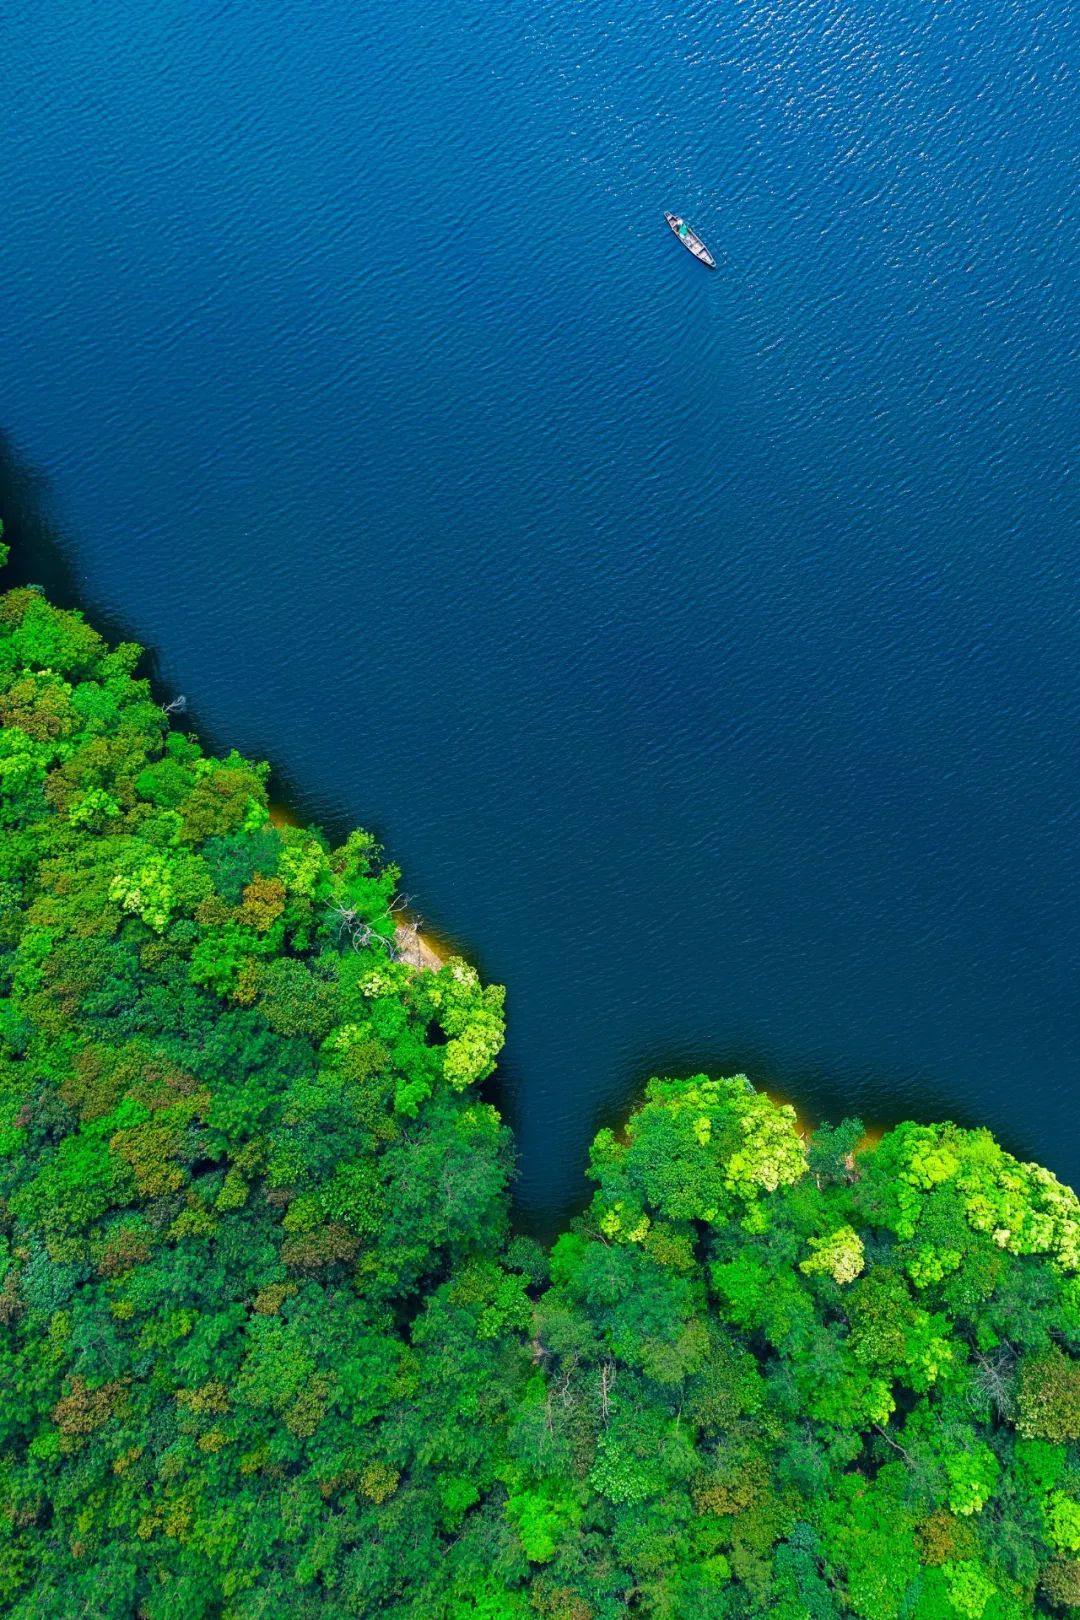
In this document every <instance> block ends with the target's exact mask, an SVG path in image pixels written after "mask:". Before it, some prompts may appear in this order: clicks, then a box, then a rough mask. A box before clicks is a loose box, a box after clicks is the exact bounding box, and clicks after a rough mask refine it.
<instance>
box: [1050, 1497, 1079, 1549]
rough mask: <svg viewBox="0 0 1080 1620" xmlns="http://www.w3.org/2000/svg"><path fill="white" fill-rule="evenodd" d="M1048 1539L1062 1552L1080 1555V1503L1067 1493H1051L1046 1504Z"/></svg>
mask: <svg viewBox="0 0 1080 1620" xmlns="http://www.w3.org/2000/svg"><path fill="white" fill-rule="evenodd" d="M1046 1539H1047V1541H1049V1542H1050V1544H1051V1546H1054V1547H1058V1548H1060V1549H1061V1551H1062V1552H1071V1553H1080V1502H1077V1501H1076V1500H1075V1499H1074V1498H1073V1497H1071V1496H1068V1495H1067V1494H1066V1492H1065V1491H1051V1492H1050V1496H1049V1499H1048V1501H1047V1504H1046Z"/></svg>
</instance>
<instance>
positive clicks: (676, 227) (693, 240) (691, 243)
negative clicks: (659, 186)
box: [664, 214, 716, 270]
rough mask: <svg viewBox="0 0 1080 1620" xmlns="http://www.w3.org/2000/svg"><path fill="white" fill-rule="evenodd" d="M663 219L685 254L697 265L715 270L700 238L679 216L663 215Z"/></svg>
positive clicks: (713, 262) (711, 257) (714, 263)
mask: <svg viewBox="0 0 1080 1620" xmlns="http://www.w3.org/2000/svg"><path fill="white" fill-rule="evenodd" d="M664 218H665V219H666V220H667V222H668V225H669V226H670V227H671V230H672V232H673V234H674V236H675V239H676V241H678V242H681V243H682V245H683V247H684V248H685V249H686V251H687V253H690V254H692V255H693V257H694V258H695V259H696V260H697V261H698V263H699V264H704V265H707V266H708V268H709V269H710V270H715V269H716V260H715V259H714V258H713V256H712V254H711V253H710V252H709V250H708V248H707V247H706V246H705V244H704V242H703V241H702V240H701V237H700V236H699V235H698V233H697V232H696V231H695V230H692V229H691V228H690V226H689V225H688V224H687V223H686V221H685V219H683V218H682V216H681V215H680V214H665V215H664Z"/></svg>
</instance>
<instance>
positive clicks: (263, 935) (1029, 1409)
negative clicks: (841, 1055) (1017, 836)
mask: <svg viewBox="0 0 1080 1620" xmlns="http://www.w3.org/2000/svg"><path fill="white" fill-rule="evenodd" d="M137 657H138V649H136V648H134V647H131V646H122V647H119V648H116V649H114V650H111V651H110V650H109V649H108V648H107V647H106V646H105V645H104V643H103V642H102V641H101V639H100V638H99V637H98V636H97V635H96V634H95V633H94V632H93V631H92V630H91V629H89V628H88V627H87V626H86V625H85V624H84V623H83V622H82V620H81V619H80V617H79V616H78V615H77V614H72V613H66V612H62V611H59V610H57V609H55V608H53V607H52V606H50V605H49V604H48V603H47V602H46V601H45V600H44V599H43V597H42V596H41V595H40V594H39V593H37V592H34V591H30V590H19V591H12V592H10V593H9V594H8V595H7V596H6V597H4V598H3V599H2V600H0V723H2V727H3V729H2V731H0V818H2V827H3V836H2V840H0V966H2V972H3V981H2V985H0V991H2V994H3V997H4V999H3V1000H2V1001H0V1036H2V1043H3V1044H2V1054H0V1197H2V1202H0V1524H2V1526H3V1531H4V1539H3V1547H2V1550H0V1612H2V1613H6V1614H11V1615H14V1616H17V1617H18V1620H30V1617H34V1620H37V1617H39V1616H41V1615H43V1614H51V1615H53V1616H55V1617H57V1620H67V1617H69V1616H70V1617H72V1620H74V1617H75V1616H81V1615H93V1616H100V1617H104V1620H114V1617H115V1620H128V1617H133V1616H134V1617H140V1620H188V1617H196V1620H197V1617H206V1620H266V1617H270V1616H274V1617H275V1620H276V1617H279V1616H298V1617H309V1616H310V1617H312V1620H314V1617H319V1620H345V1617H354V1616H367V1615H373V1616H376V1615H381V1614H385V1615H393V1616H395V1617H396V1616H401V1617H403V1620H457V1617H466V1616H477V1617H486V1620H503V1617H507V1620H511V1617H518V1620H530V1617H541V1620H614V1617H616V1616H622V1615H625V1614H640V1615H642V1616H656V1617H663V1620H742V1617H751V1616H759V1615H760V1616H765V1615H775V1616H779V1617H780V1620H830V1617H837V1620H839V1617H841V1616H845V1615H850V1614H855V1615H859V1616H863V1617H864V1620H902V1617H903V1620H908V1617H910V1620H938V1617H941V1620H947V1617H951V1616H962V1617H965V1620H1020V1617H1022V1616H1028V1615H1031V1614H1033V1613H1038V1614H1042V1613H1045V1614H1069V1613H1080V1559H1078V1555H1080V1451H1078V1449H1077V1443H1078V1441H1080V1362H1078V1361H1077V1360H1076V1359H1075V1358H1076V1357H1077V1355H1078V1354H1080V1280H1078V1270H1080V1206H1078V1204H1077V1200H1076V1198H1075V1196H1074V1195H1073V1194H1072V1193H1071V1192H1070V1191H1069V1190H1068V1189H1066V1188H1064V1187H1062V1186H1061V1185H1060V1184H1059V1183H1058V1182H1057V1181H1056V1180H1055V1179H1054V1178H1053V1177H1052V1176H1051V1175H1050V1174H1049V1173H1048V1172H1046V1171H1044V1170H1041V1169H1040V1168H1038V1167H1036V1166H1031V1165H1021V1164H1018V1163H1017V1162H1016V1161H1015V1160H1014V1159H1013V1158H1011V1157H1010V1156H1009V1155H1008V1154H1006V1153H1005V1152H1004V1151H1003V1150H1002V1149H1001V1148H1000V1147H999V1146H998V1144H997V1143H996V1142H994V1140H993V1138H992V1137H991V1136H990V1135H989V1134H988V1133H986V1132H982V1131H974V1132H970V1131H962V1130H959V1129H957V1128H956V1127H955V1126H951V1125H941V1126H917V1125H911V1124H907V1125H902V1126H900V1127H898V1128H897V1129H896V1130H894V1131H891V1132H889V1133H888V1134H887V1135H886V1136H885V1138H884V1139H883V1141H882V1142H881V1144H880V1145H879V1146H877V1147H876V1148H874V1149H873V1150H870V1151H866V1152H859V1153H854V1154H853V1152H852V1149H853V1147H854V1144H855V1141H856V1139H857V1137H858V1130H857V1127H855V1126H849V1127H847V1128H841V1129H839V1130H837V1131H834V1132H827V1131H826V1132H819V1133H818V1134H817V1135H816V1136H815V1138H813V1139H812V1140H811V1142H810V1143H809V1144H807V1143H806V1142H804V1141H803V1139H802V1138H801V1137H800V1135H799V1133H798V1131H797V1128H796V1125H795V1121H794V1116H793V1115H792V1113H791V1111H790V1110H786V1109H777V1108H775V1107H774V1106H773V1105H772V1104H771V1103H770V1102H769V1101H768V1099H767V1098H765V1097H764V1096H763V1095H761V1094H759V1093H757V1092H755V1091H754V1090H753V1089H752V1088H751V1087H750V1086H749V1085H748V1084H747V1083H746V1082H745V1081H744V1080H741V1079H734V1080H718V1079H711V1078H706V1077H703V1076H698V1077H695V1078H692V1079H689V1080H657V1081H654V1082H652V1084H651V1085H650V1087H649V1088H648V1092H647V1095H646V1098H645V1101H644V1103H643V1105H642V1107H641V1108H640V1109H639V1110H638V1112H637V1113H635V1115H634V1116H633V1117H632V1118H631V1120H630V1122H629V1124H628V1126H627V1129H626V1131H625V1132H624V1133H623V1134H622V1135H621V1136H620V1137H619V1138H618V1139H616V1138H615V1137H614V1136H613V1135H612V1134H611V1133H608V1132H601V1133H600V1135H599V1136H598V1137H597V1139H596V1142H595V1143H594V1146H593V1150H592V1155H591V1159H590V1170H589V1174H590V1176H591V1178H592V1181H593V1183H594V1185H595V1192H594V1195H593V1199H592V1202H591V1204H590V1206H589V1208H588V1209H587V1211H586V1212H585V1214H584V1215H583V1216H582V1217H581V1218H580V1219H579V1220H577V1221H575V1222H574V1223H572V1226H571V1229H570V1231H568V1232H567V1233H565V1234H564V1235H563V1236H562V1237H560V1238H559V1239H558V1241H557V1242H556V1243H555V1244H554V1246H553V1248H552V1249H551V1251H550V1253H547V1252H545V1251H544V1250H542V1249H541V1248H540V1247H539V1246H538V1245H537V1244H535V1243H533V1242H531V1241H530V1240H527V1239H523V1238H520V1237H518V1238H514V1237H512V1236H511V1233H510V1228H509V1220H508V1184H509V1177H510V1173H511V1168H512V1143H511V1141H510V1137H509V1133H508V1132H507V1131H506V1130H505V1128H504V1127H503V1126H502V1124H501V1122H500V1120H499V1118H498V1116H497V1114H496V1113H495V1111H494V1109H492V1108H491V1107H490V1106H489V1105H488V1104H486V1103H484V1102H482V1101H480V1100H479V1099H478V1097H477V1095H476V1086H477V1083H478V1082H480V1081H482V1080H483V1079H484V1078H485V1076H486V1075H487V1074H488V1073H490V1072H491V1069H492V1066H493V1064H494V1061H495V1057H496V1054H497V1051H498V1048H499V1044H500V1041H501V1037H502V994H501V991H499V990H497V989H495V988H492V987H485V986H483V985H481V983H480V982H479V980H478V978H477V976H476V974H475V973H474V972H473V970H472V969H471V968H469V967H468V966H467V965H466V964H465V963H463V962H459V961H452V962H450V963H447V964H446V965H445V966H444V967H442V968H440V969H438V970H437V971H422V970H420V969H419V968H417V967H414V966H412V965H410V964H409V963H407V962H400V961H396V960H394V955H395V953H394V950H393V949H392V936H393V929H394V897H395V895H396V893H397V883H398V873H397V871H396V870H395V869H394V868H393V867H392V866H390V865H387V864H386V863H385V862H384V860H383V859H382V856H381V853H380V851H379V850H378V849H377V847H376V846H375V844H374V842H373V840H372V839H371V838H370V837H368V836H367V835H365V834H363V833H354V834H353V835H352V837H350V838H349V839H348V840H347V841H346V843H345V844H344V845H343V846H342V847H341V848H339V849H331V848H330V847H328V846H327V844H326V842H325V841H324V840H323V839H322V838H321V837H320V836H319V835H318V834H317V833H314V832H311V831H308V830H305V829H301V828H296V827H289V826H284V827H275V826H274V825H273V824H272V823H271V821H270V818H269V814H268V809H267V800H266V791H265V774H266V773H265V770H264V769H263V768H262V767H257V766H253V765H251V764H250V763H249V762H247V761H245V760H243V759H241V758H240V757H239V756H237V755H235V754H233V755H230V756H229V757H228V758H227V759H225V760H211V759H208V758H206V757H205V756H204V755H203V754H202V752H201V750H200V749H199V747H198V745H197V743H196V742H195V740H194V739H193V738H191V737H188V736H185V735H182V734H181V733H179V732H178V731H177V730H176V729H174V728H175V726H176V724H177V722H178V720H179V718H180V717H179V716H173V717H172V723H171V724H170V717H169V716H167V715H165V714H163V712H162V709H161V707H160V705H159V704H157V703H156V702H155V701H154V700H153V699H152V697H151V694H150V692H149V689H148V686H147V684H146V683H145V682H144V681H140V680H138V679H137V678H136V677H135V676H134V673H133V671H134V668H135V664H136V661H137ZM343 918H346V919H348V926H347V927H345V926H343V923H342V919H343ZM388 946H389V947H391V948H388Z"/></svg>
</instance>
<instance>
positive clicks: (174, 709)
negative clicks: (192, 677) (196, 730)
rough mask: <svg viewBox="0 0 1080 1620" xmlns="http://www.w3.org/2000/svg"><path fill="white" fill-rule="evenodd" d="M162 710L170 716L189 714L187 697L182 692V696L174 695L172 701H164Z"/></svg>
mask: <svg viewBox="0 0 1080 1620" xmlns="http://www.w3.org/2000/svg"><path fill="white" fill-rule="evenodd" d="M161 712H162V714H164V715H168V716H170V717H171V716H172V715H174V714H187V698H186V697H185V696H184V694H183V693H182V692H181V694H180V696H179V697H174V698H173V700H172V702H171V703H163V704H162V705H161Z"/></svg>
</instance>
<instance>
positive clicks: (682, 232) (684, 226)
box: [679, 220, 690, 242]
mask: <svg viewBox="0 0 1080 1620" xmlns="http://www.w3.org/2000/svg"><path fill="white" fill-rule="evenodd" d="M689 230H690V227H689V225H688V224H687V223H686V221H685V220H683V222H682V224H681V225H680V226H679V235H680V236H681V237H682V239H683V241H684V242H685V240H686V237H687V234H688V233H689Z"/></svg>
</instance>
